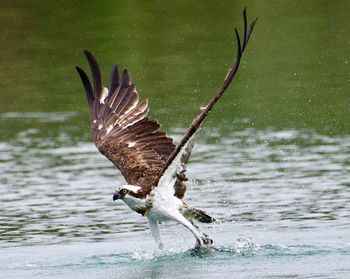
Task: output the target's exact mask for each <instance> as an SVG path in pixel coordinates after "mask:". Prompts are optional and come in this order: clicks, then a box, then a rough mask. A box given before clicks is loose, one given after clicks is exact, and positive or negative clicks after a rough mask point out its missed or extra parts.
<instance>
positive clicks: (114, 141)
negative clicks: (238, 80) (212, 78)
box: [76, 9, 257, 198]
mask: <svg viewBox="0 0 350 279" xmlns="http://www.w3.org/2000/svg"><path fill="white" fill-rule="evenodd" d="M243 18H244V38H243V42H242V44H241V41H240V38H239V35H238V32H237V30H235V31H236V38H237V48H238V50H237V57H236V61H235V64H234V65H233V66H232V68H231V69H230V70H229V72H228V74H227V76H226V78H225V80H224V82H223V84H222V85H221V86H220V88H219V90H218V92H217V93H216V94H215V95H214V96H213V98H212V99H211V100H210V102H209V103H208V105H207V106H206V108H205V109H204V110H203V111H202V112H201V113H200V114H199V115H198V117H197V118H196V119H195V120H194V121H193V122H192V124H191V126H190V127H189V129H188V130H187V132H186V134H185V136H184V138H183V139H182V140H181V142H180V143H179V145H178V146H176V145H175V144H174V142H173V140H172V139H171V138H170V137H168V136H167V135H166V134H165V133H164V132H162V131H161V129H160V125H159V124H158V122H156V121H154V120H151V119H148V118H147V113H148V103H147V100H146V101H143V102H139V95H138V93H137V91H136V88H135V85H134V84H133V83H132V80H131V77H130V74H129V72H128V71H127V70H124V71H123V73H122V76H121V78H119V73H118V68H117V66H114V67H113V71H112V78H111V83H110V87H109V89H107V88H104V87H103V84H102V75H101V71H100V68H99V66H98V63H97V61H96V59H95V57H94V56H93V54H92V53H91V52H89V51H88V50H85V51H84V53H85V56H86V58H87V60H88V62H89V64H90V68H91V72H92V78H93V86H92V85H91V83H90V81H89V78H88V76H87V75H86V73H85V72H84V71H83V70H82V69H80V68H78V67H76V69H77V71H78V73H79V75H80V78H81V80H82V82H83V84H84V88H85V91H86V96H87V100H88V104H89V108H90V112H91V123H92V131H93V140H94V143H95V145H96V146H97V148H98V149H99V151H100V152H101V153H102V154H103V155H105V156H106V157H107V158H108V159H109V160H111V161H112V162H113V164H114V165H115V166H116V167H117V168H118V169H119V170H120V171H121V173H122V174H123V176H124V177H125V179H126V181H127V183H128V184H132V185H137V186H140V187H141V188H142V189H141V190H140V191H138V193H137V194H133V195H134V196H135V197H137V198H145V197H146V196H147V195H148V194H149V193H150V192H151V190H152V189H153V188H154V187H156V186H157V184H158V181H159V179H160V178H161V176H162V175H163V173H164V172H165V171H166V170H167V168H168V167H169V166H170V165H171V163H172V162H173V160H174V159H175V157H176V156H177V155H178V154H179V152H180V151H181V150H182V149H183V148H184V147H185V146H186V148H187V150H186V152H185V153H184V155H183V156H182V158H181V163H182V168H181V170H180V171H178V173H176V176H177V181H176V183H175V185H174V189H175V196H177V197H178V198H182V197H183V196H184V194H185V191H186V185H185V183H184V182H185V181H186V180H187V178H186V175H185V164H186V163H187V161H188V158H189V156H190V153H191V150H192V147H193V138H194V137H193V136H194V134H195V133H196V131H197V130H198V128H199V127H200V125H201V123H202V122H203V120H204V119H205V118H206V116H207V115H208V114H209V112H210V111H211V109H212V107H213V106H214V105H215V103H216V102H217V101H218V100H219V99H220V98H221V96H222V95H223V93H224V92H225V90H226V89H227V87H228V86H229V85H230V83H231V81H232V79H233V78H234V76H235V74H236V72H237V70H238V67H239V64H240V60H241V56H242V54H243V52H244V50H245V48H246V46H247V43H248V41H249V38H250V35H251V33H252V31H253V28H254V25H255V23H256V20H257V19H255V20H254V21H253V22H252V23H251V24H250V26H249V29H248V27H247V17H246V10H245V9H244V11H243ZM189 141H191V142H189Z"/></svg>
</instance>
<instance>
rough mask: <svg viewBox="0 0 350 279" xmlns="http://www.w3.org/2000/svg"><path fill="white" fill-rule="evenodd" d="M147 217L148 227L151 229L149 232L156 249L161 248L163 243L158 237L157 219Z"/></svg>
mask: <svg viewBox="0 0 350 279" xmlns="http://www.w3.org/2000/svg"><path fill="white" fill-rule="evenodd" d="M147 219H148V223H149V227H150V229H151V234H152V236H153V238H154V240H155V241H156V244H157V247H158V249H159V250H163V248H164V245H163V242H162V240H161V238H160V233H159V227H158V221H157V220H155V219H152V218H147Z"/></svg>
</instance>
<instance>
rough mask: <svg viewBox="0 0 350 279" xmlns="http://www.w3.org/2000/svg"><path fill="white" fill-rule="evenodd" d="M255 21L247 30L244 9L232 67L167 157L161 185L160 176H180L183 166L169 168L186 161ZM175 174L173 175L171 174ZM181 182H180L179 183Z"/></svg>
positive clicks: (231, 77)
mask: <svg viewBox="0 0 350 279" xmlns="http://www.w3.org/2000/svg"><path fill="white" fill-rule="evenodd" d="M256 21H257V18H256V19H255V20H253V21H252V22H251V23H250V25H249V29H248V25H247V12H246V8H245V9H244V10H243V23H244V35H243V41H242V44H241V40H240V37H239V34H238V31H237V29H236V28H235V33H236V39H237V56H236V61H235V63H234V64H233V66H232V67H231V68H230V69H229V71H228V73H227V75H226V77H225V79H224V82H223V83H222V84H221V86H220V88H219V90H218V92H217V93H216V94H215V95H214V96H213V97H212V99H211V100H210V101H209V103H208V105H207V106H206V107H205V109H203V110H202V112H201V113H200V114H199V115H198V116H197V117H196V118H195V119H194V120H193V122H192V124H191V125H190V127H189V128H188V130H187V132H186V134H185V136H184V137H183V138H182V140H181V142H180V143H179V144H178V145H177V147H176V149H175V150H174V152H172V154H171V155H170V156H169V158H168V160H167V162H166V164H165V165H164V168H163V170H162V172H161V174H160V176H159V179H158V183H161V178H162V176H170V177H171V176H173V177H174V175H177V176H178V177H179V176H180V175H181V173H182V171H183V166H182V165H181V166H177V167H171V166H172V165H173V164H175V165H176V164H179V162H180V163H181V164H182V161H183V156H184V154H185V156H187V157H185V158H186V160H187V159H188V156H189V154H188V155H186V153H188V151H187V149H188V148H190V151H191V148H192V145H193V143H191V141H193V137H194V135H195V133H196V132H197V130H198V129H199V127H200V125H201V124H202V122H203V121H204V119H205V118H206V117H207V116H208V115H209V113H210V111H211V109H212V108H213V107H214V105H215V104H216V102H217V101H218V100H219V99H220V98H221V97H222V95H223V94H224V92H225V91H226V89H227V88H228V87H229V85H230V84H231V81H232V80H233V78H234V77H235V75H236V73H237V71H238V68H239V65H240V62H241V57H242V55H243V53H244V50H245V49H246V47H247V44H248V41H249V38H250V35H251V34H252V32H253V29H254V26H255V23H256ZM179 156H180V160H175V159H176V158H177V157H179ZM173 172H175V173H173ZM180 182H181V181H180ZM178 183H179V180H177V182H176V183H175V185H176V184H178ZM157 186H159V184H157ZM175 190H178V192H179V193H178V194H177V195H180V188H178V189H176V188H175Z"/></svg>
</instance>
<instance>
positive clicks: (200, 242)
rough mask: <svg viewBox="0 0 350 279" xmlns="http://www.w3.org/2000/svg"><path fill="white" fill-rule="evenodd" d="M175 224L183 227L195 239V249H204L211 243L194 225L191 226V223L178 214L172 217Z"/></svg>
mask: <svg viewBox="0 0 350 279" xmlns="http://www.w3.org/2000/svg"><path fill="white" fill-rule="evenodd" d="M172 217H173V218H174V219H175V220H176V221H177V222H179V223H180V224H182V225H183V226H185V227H186V228H187V229H189V230H190V232H191V233H192V234H193V235H194V236H195V238H196V239H197V244H196V248H200V247H206V246H208V245H211V244H212V243H213V240H211V239H210V238H209V237H208V236H207V235H206V234H204V233H202V232H200V231H199V230H198V229H197V228H198V227H197V226H196V225H193V224H192V222H190V221H188V220H187V219H186V218H185V217H184V216H183V215H182V214H181V213H180V212H178V213H177V214H175V215H173V216H172Z"/></svg>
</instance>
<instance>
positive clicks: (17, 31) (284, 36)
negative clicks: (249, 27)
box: [0, 1, 350, 278]
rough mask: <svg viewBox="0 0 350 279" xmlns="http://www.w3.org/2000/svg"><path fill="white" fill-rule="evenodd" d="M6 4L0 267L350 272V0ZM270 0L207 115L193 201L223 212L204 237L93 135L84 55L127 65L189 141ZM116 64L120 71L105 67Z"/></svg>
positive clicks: (170, 273) (2, 271) (127, 273)
mask: <svg viewBox="0 0 350 279" xmlns="http://www.w3.org/2000/svg"><path fill="white" fill-rule="evenodd" d="M1 5H2V7H1V9H0V23H1V24H0V26H1V29H0V37H1V44H0V52H1V53H2V54H3V55H2V56H1V57H0V61H1V63H0V64H1V65H0V84H1V87H2V92H3V93H2V100H3V101H2V102H0V129H1V133H0V173H1V175H0V204H1V206H0V249H1V250H0V275H1V276H0V277H2V278H42V277H48V276H49V277H50V278H62V277H65V278H82V277H84V278H107V277H108V278H110V277H115V278H205V277H208V276H210V277H214V276H216V277H218V278H290V277H294V278H348V277H349V275H350V266H349V264H348V263H349V262H350V233H349V229H350V221H349V220H350V218H349V217H350V213H349V212H350V191H349V189H350V179H349V178H350V124H349V123H350V112H349V105H350V99H349V83H350V80H349V57H348V54H347V53H348V51H347V50H348V47H349V38H348V35H347V34H349V32H350V30H349V25H348V24H347V23H348V21H349V19H350V18H349V14H350V5H349V3H348V2H347V1H332V2H325V1H324V2H319V1H307V2H304V1H294V2H291V3H290V2H286V1H284V2H280V1H264V2H247V3H245V2H244V3H243V2H240V1H233V2H232V1H221V2H219V3H215V4H214V3H212V2H210V1H204V2H203V3H202V5H201V6H199V5H198V4H197V3H196V2H188V1H186V2H182V1H179V2H175V3H168V4H167V5H165V4H164V3H163V2H147V3H146V2H145V3H143V2H142V3H141V2H136V1H135V2H133V1H128V2H127V3H112V2H110V1H103V2H101V3H98V4H97V3H95V2H91V3H90V2H89V1H87V2H84V3H81V4H79V5H78V4H75V3H71V2H69V1H60V2H57V3H50V4H48V2H44V1H32V2H27V1H23V2H22V1H18V2H16V3H13V2H8V1H3V2H2V3H1ZM245 5H248V14H249V15H254V16H255V15H258V16H259V22H258V25H257V28H256V30H255V31H254V34H253V37H252V40H251V42H250V44H249V46H248V49H247V52H246V53H245V56H244V57H243V63H242V65H241V66H242V67H241V69H240V72H239V74H238V76H237V79H236V80H235V81H234V82H233V84H232V87H231V88H230V90H229V91H228V92H227V95H225V96H224V97H223V99H222V101H221V102H219V104H218V106H217V107H216V108H215V109H214V111H213V112H212V113H211V115H210V116H209V118H208V121H206V122H205V124H204V125H203V129H202V131H201V132H200V134H199V137H198V141H197V144H196V146H195V149H194V151H193V156H192V158H191V160H190V163H189V166H188V176H189V178H190V180H189V182H188V184H189V185H188V192H187V195H186V198H185V200H186V202H188V203H189V204H191V205H192V206H195V207H198V208H201V209H204V210H206V211H207V212H208V213H210V214H211V215H212V216H213V217H215V218H216V219H217V220H218V222H217V223H215V224H209V225H207V224H204V225H203V224H202V225H200V227H201V228H202V230H203V231H205V232H206V233H208V234H209V235H210V236H211V237H212V238H213V239H214V246H213V249H211V250H210V251H200V252H197V253H196V252H194V251H192V250H191V248H192V247H193V245H194V239H193V237H192V236H191V235H190V233H189V232H188V231H186V230H185V229H184V228H182V227H180V226H179V225H176V224H174V223H164V224H162V226H161V233H162V236H163V238H164V242H165V247H166V248H165V251H164V252H162V253H156V252H155V244H154V242H153V239H152V237H151V235H150V232H149V229H148V225H147V222H146V220H145V219H144V218H143V217H142V216H139V215H138V214H136V213H134V212H131V211H130V210H129V209H128V208H127V207H126V205H124V204H122V203H121V202H116V203H113V201H112V193H113V191H114V190H115V187H117V186H118V185H121V184H123V183H124V180H123V177H122V176H121V174H120V173H119V172H117V171H116V170H115V168H114V167H113V166H112V164H111V163H110V162H109V161H107V160H106V159H105V158H104V157H103V156H102V155H100V154H99V153H98V151H97V150H96V148H95V147H94V146H93V144H92V142H91V137H90V130H89V120H88V117H89V116H88V108H87V104H86V100H85V97H84V93H83V88H82V85H81V84H80V80H79V78H78V76H77V74H76V73H75V72H74V66H75V65H81V66H83V67H85V68H87V63H86V62H85V60H84V57H83V55H82V50H83V49H84V48H89V49H90V50H92V51H93V52H94V53H96V55H97V57H98V58H99V60H100V61H101V63H102V64H101V65H102V67H101V68H102V70H103V72H104V76H105V80H107V79H108V76H109V70H110V69H111V67H112V65H113V64H114V63H118V64H119V65H120V66H121V67H126V66H127V67H128V68H129V70H130V71H131V73H132V75H133V78H134V80H135V83H136V85H137V88H138V91H139V93H140V95H141V98H146V97H147V98H148V99H149V102H150V105H151V116H152V117H154V118H157V119H158V120H159V121H160V122H161V123H162V124H163V128H164V130H166V131H167V132H168V133H169V134H170V135H171V136H172V137H174V139H175V140H176V141H179V140H180V139H181V136H182V135H183V133H184V132H185V128H186V127H187V125H188V124H189V123H190V122H191V120H192V118H193V117H194V116H195V115H196V114H197V113H198V111H199V107H200V106H202V105H205V103H206V102H207V100H208V99H209V98H210V96H211V95H212V94H213V93H214V92H215V90H216V88H217V87H218V86H219V84H220V82H221V81H222V79H223V77H224V76H225V74H226V71H227V69H228V67H229V65H230V64H231V62H232V59H233V57H234V56H235V55H234V54H235V53H234V52H235V40H234V37H233V32H232V31H233V26H234V25H236V26H238V27H241V15H240V12H241V10H242V8H243V7H244V6H245ZM106 82H107V81H106Z"/></svg>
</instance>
